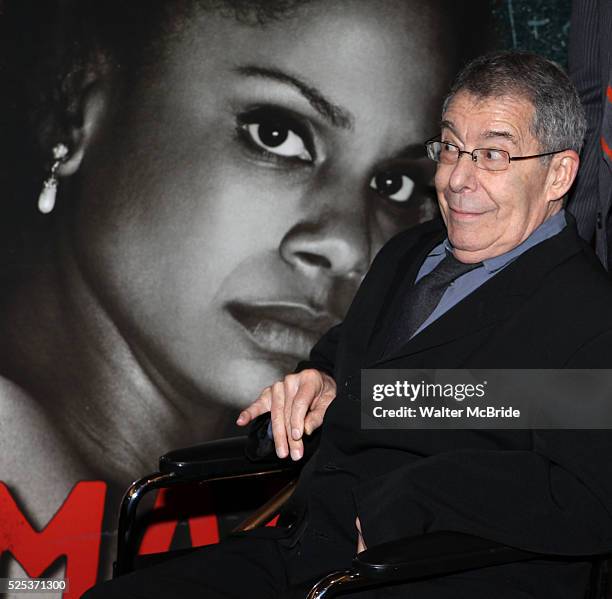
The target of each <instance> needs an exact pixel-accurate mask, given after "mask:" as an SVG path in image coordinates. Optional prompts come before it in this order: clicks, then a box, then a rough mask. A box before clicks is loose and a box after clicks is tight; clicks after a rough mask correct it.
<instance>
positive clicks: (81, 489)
mask: <svg viewBox="0 0 612 599" xmlns="http://www.w3.org/2000/svg"><path fill="white" fill-rule="evenodd" d="M105 495H106V483H104V482H102V481H91V482H90V481H87V482H79V483H77V484H76V485H75V486H74V488H73V489H72V491H71V492H70V494H69V495H68V497H67V498H66V499H65V501H64V503H63V504H62V505H61V506H60V508H59V509H58V510H57V512H56V513H55V515H54V516H53V518H51V520H50V521H49V522H48V523H47V525H46V526H45V527H44V528H43V529H42V530H41V531H38V530H35V529H34V528H33V527H32V526H31V525H30V523H29V522H28V519H27V518H26V517H25V515H24V514H23V512H22V511H21V510H20V509H19V506H18V505H17V503H16V501H15V499H14V498H13V496H12V495H11V493H10V491H9V489H8V487H7V486H6V485H5V484H4V483H0V554H2V553H4V552H5V551H9V552H10V553H11V554H12V555H13V557H14V558H15V559H16V560H17V561H18V562H19V563H20V565H21V567H22V568H23V569H24V570H25V571H26V573H27V574H28V576H30V577H37V576H41V575H42V574H43V573H44V572H45V570H46V569H47V568H49V566H51V565H52V564H53V563H54V562H55V561H57V559H58V558H60V557H63V556H65V557H66V572H65V576H64V577H65V579H66V580H67V581H68V591H67V592H66V593H65V594H64V598H65V599H69V598H73V599H76V598H77V597H80V596H81V595H82V594H83V593H84V592H85V591H86V590H87V589H88V588H89V587H91V586H93V585H94V584H95V582H96V578H97V574H98V560H99V554H100V536H101V531H102V517H103V514H104V498H105Z"/></svg>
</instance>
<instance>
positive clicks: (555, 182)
mask: <svg viewBox="0 0 612 599" xmlns="http://www.w3.org/2000/svg"><path fill="white" fill-rule="evenodd" d="M579 164H580V158H579V157H578V154H577V153H576V152H574V150H565V151H563V152H559V154H555V155H553V157H552V160H551V163H550V167H549V169H548V186H547V194H546V195H547V198H546V199H547V201H548V202H555V201H557V200H560V199H561V198H563V197H564V196H565V194H567V192H568V191H569V190H570V188H571V186H572V183H573V182H574V179H575V178H576V174H577V173H578V165H579Z"/></svg>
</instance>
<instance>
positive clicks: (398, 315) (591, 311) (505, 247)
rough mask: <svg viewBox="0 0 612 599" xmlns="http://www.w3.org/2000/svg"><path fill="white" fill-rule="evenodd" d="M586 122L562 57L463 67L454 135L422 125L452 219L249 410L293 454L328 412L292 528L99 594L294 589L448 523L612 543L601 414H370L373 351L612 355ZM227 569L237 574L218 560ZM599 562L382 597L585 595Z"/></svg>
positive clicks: (290, 516) (425, 228)
mask: <svg viewBox="0 0 612 599" xmlns="http://www.w3.org/2000/svg"><path fill="white" fill-rule="evenodd" d="M584 130H585V124H584V116H583V112H582V109H581V107H580V102H579V101H578V98H577V95H576V92H575V90H574V88H573V86H572V84H571V83H570V82H569V80H568V79H567V77H566V76H565V75H564V73H563V72H562V71H561V70H560V69H559V68H558V67H557V66H556V65H554V64H553V63H551V62H549V61H547V60H545V59H543V58H540V57H538V56H534V55H528V54H521V53H507V54H497V55H490V56H486V57H483V58H480V59H478V60H476V61H474V62H472V63H471V64H470V65H468V66H467V67H466V68H465V69H464V71H463V72H462V73H461V74H460V75H459V77H458V79H457V80H456V82H455V84H454V86H453V88H452V90H451V92H450V94H449V96H448V98H447V99H446V101H445V104H444V108H443V116H442V122H441V135H440V137H439V138H438V139H435V140H432V141H429V142H427V152H428V155H429V157H430V158H431V159H433V160H434V161H436V163H437V171H436V176H435V186H436V190H437V195H438V201H439V205H440V210H441V213H442V217H443V221H444V226H443V225H442V224H441V223H439V222H431V223H427V224H425V225H422V226H419V227H417V228H415V229H412V230H410V231H407V232H405V233H402V234H400V235H399V236H397V237H395V238H394V239H393V240H391V241H390V242H389V243H388V244H387V245H386V246H385V247H384V248H383V249H382V250H381V252H380V253H379V254H378V256H377V258H376V259H375V261H374V264H373V266H372V268H371V270H370V272H369V273H368V275H367V276H366V278H365V280H364V282H363V284H362V286H361V288H360V290H359V291H358V293H357V296H356V297H355V300H354V302H353V304H352V306H351V308H350V310H349V313H348V314H347V316H346V318H345V320H344V322H343V323H342V324H341V325H338V326H336V327H334V328H333V329H331V330H330V331H329V332H328V333H327V334H326V335H325V336H324V337H323V338H322V339H321V340H320V341H319V343H318V344H317V345H316V346H315V347H314V349H313V351H312V353H311V357H310V361H308V362H305V363H302V364H300V366H299V367H298V372H297V373H295V374H292V375H288V376H287V377H285V379H284V381H281V382H278V383H276V384H274V385H272V386H271V387H268V388H267V389H266V390H264V392H263V393H262V395H261V397H260V398H259V399H258V400H257V401H256V402H255V403H254V404H252V405H251V406H250V407H249V408H248V409H247V410H245V412H243V413H242V414H241V417H240V418H239V423H241V424H245V423H247V422H249V421H250V420H252V418H253V417H255V416H257V415H260V414H261V413H263V412H266V411H268V410H270V411H271V416H272V427H271V430H272V434H273V436H274V440H275V444H276V449H277V452H278V453H279V455H280V456H281V457H285V456H287V455H288V454H289V453H291V456H292V458H293V459H299V458H300V457H301V455H302V449H303V448H302V436H303V434H304V432H306V433H309V432H311V431H312V430H313V429H314V428H317V427H318V425H319V424H320V422H321V420H322V415H323V414H325V418H324V422H323V426H322V431H321V438H320V444H319V448H318V451H317V453H316V454H315V456H314V457H313V458H312V459H311V460H310V461H309V463H308V464H307V465H306V467H305V468H304V470H303V472H302V475H301V477H300V482H299V484H298V488H297V490H296V492H295V494H294V496H293V497H292V500H291V501H290V505H288V506H287V507H286V508H285V510H284V512H283V515H282V519H281V524H288V523H290V522H291V523H293V526H292V527H291V528H290V529H286V528H283V527H282V526H281V527H280V528H279V529H278V530H273V529H267V530H265V531H262V532H255V533H249V534H247V535H244V536H241V537H234V538H231V539H229V540H227V541H224V542H222V543H221V544H220V545H218V546H216V547H212V548H205V549H204V550H202V551H201V552H198V553H196V554H193V555H191V556H189V557H186V558H179V559H178V560H175V561H173V562H169V563H167V564H165V565H163V566H160V567H159V568H158V569H157V570H151V571H148V572H146V573H144V574H143V573H136V574H133V575H129V576H127V577H125V579H118V580H117V581H114V583H112V584H111V585H110V586H109V587H105V586H103V587H100V590H99V591H97V592H99V595H95V596H105V597H124V596H125V597H131V596H134V597H141V596H142V597H158V596H159V597H162V596H163V597H168V596H175V595H176V596H202V597H242V596H246V595H245V593H246V591H245V589H247V588H248V589H249V593H250V594H249V596H250V597H261V598H264V597H276V596H284V595H283V594H284V593H285V592H286V591H287V589H288V588H289V587H290V586H292V585H296V584H300V583H303V582H304V581H306V580H310V579H314V578H317V577H318V576H320V575H322V574H323V573H325V572H326V571H328V570H331V569H337V568H342V567H347V566H348V565H349V564H350V561H351V559H352V557H353V556H354V555H355V552H356V551H358V550H361V549H363V548H364V547H365V546H366V545H374V544H378V543H381V542H385V541H390V540H392V539H397V538H400V537H406V536H410V535H419V534H422V533H427V532H431V531H436V530H451V531H462V532H469V533H474V534H477V535H480V536H482V537H485V538H489V539H492V540H495V541H499V542H503V543H506V544H508V545H512V546H515V547H518V548H522V549H525V550H532V551H536V552H543V553H552V554H557V555H559V556H563V555H582V554H584V555H585V556H588V555H590V554H594V553H600V552H603V551H606V550H610V549H611V548H612V472H611V469H610V467H609V460H610V455H612V434H610V433H608V432H607V431H569V430H565V431H555V430H546V431H542V430H537V431H536V430H531V431H528V430H521V431H518V430H514V431H474V430H453V431H448V430H447V431H436V430H412V431H402V430H361V428H360V404H359V397H360V391H359V381H360V370H361V369H362V368H563V367H566V368H581V367H604V366H605V367H609V366H610V365H611V364H612V357H611V352H610V347H612V316H610V314H609V313H610V310H609V306H610V305H611V304H612V288H611V286H610V283H609V281H608V279H607V276H606V274H605V272H604V271H603V269H602V268H601V266H600V265H599V263H598V261H597V260H596V258H595V257H594V255H593V253H592V252H591V250H590V249H589V248H588V247H587V245H586V244H585V243H584V242H582V241H581V240H580V239H579V237H578V235H577V233H576V229H575V225H574V223H573V221H572V220H571V218H569V217H568V216H567V215H566V214H565V213H564V210H563V207H562V206H563V201H564V197H565V195H566V193H567V192H568V190H569V188H570V187H571V185H572V182H573V181H574V178H575V176H576V171H577V169H578V152H579V150H580V147H581V143H582V138H583V135H584ZM332 400H333V401H332ZM328 407H329V409H327V408H328ZM326 410H327V411H326ZM230 568H234V571H236V572H240V573H241V574H240V576H239V577H237V576H234V575H230V576H227V575H226V576H223V575H222V574H221V573H227V572H228V570H229V569H230ZM589 572H590V565H589V563H588V561H587V559H586V558H585V561H584V562H578V563H576V562H574V563H564V562H563V559H562V558H561V559H560V560H558V561H544V560H541V561H533V562H529V563H521V564H512V565H506V566H497V567H490V568H486V569H484V570H481V571H474V572H468V573H463V574H459V575H453V576H448V577H445V578H443V579H437V580H427V581H422V582H419V583H412V584H409V585H402V586H399V587H395V588H394V589H393V590H388V591H387V592H386V593H385V594H384V596H385V597H395V596H397V597H410V598H412V599H425V598H433V597H435V598H436V599H445V598H449V599H450V598H451V597H452V598H453V599H457V598H463V597H466V598H467V597H470V599H474V598H485V597H486V598H491V597H496V598H500V597H501V598H504V597H508V598H510V597H511V598H519V597H520V598H527V597H538V598H542V597H550V598H553V597H554V598H555V599H559V598H561V597H564V598H570V597H571V598H576V599H578V598H582V597H583V595H584V590H585V587H586V585H587V581H588V577H589ZM94 593H95V592H94ZM91 596H92V597H93V596H94V595H93V594H92V595H91ZM352 596H353V595H352ZM354 596H355V597H370V596H372V595H371V594H368V593H364V594H357V595H354Z"/></svg>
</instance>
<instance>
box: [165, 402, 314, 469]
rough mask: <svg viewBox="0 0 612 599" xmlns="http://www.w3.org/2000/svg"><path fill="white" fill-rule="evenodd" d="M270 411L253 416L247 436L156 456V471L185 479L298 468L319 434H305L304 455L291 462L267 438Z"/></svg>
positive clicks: (310, 452) (307, 456)
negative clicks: (157, 461)
mask: <svg viewBox="0 0 612 599" xmlns="http://www.w3.org/2000/svg"><path fill="white" fill-rule="evenodd" d="M269 422H270V415H269V414H262V415H261V416H259V417H258V418H256V419H255V420H254V421H253V423H252V424H251V426H250V428H249V434H248V436H242V437H230V438H229V439H218V440H215V441H208V442H207V443H201V444H200V445H194V446H192V447H185V448H183V449H175V450H174V451H170V452H168V453H167V454H165V455H163V456H161V458H159V471H160V472H161V473H163V474H169V473H174V474H176V475H177V476H178V477H180V478H181V479H185V480H202V481H204V480H208V479H211V478H217V477H221V476H228V477H229V476H245V475H249V474H259V473H263V472H278V471H279V470H294V469H299V468H301V467H302V466H303V465H304V463H305V462H306V461H307V460H308V458H309V457H310V456H311V455H312V454H313V453H314V451H315V449H316V448H317V446H318V442H319V434H318V431H315V433H314V434H312V435H310V436H305V437H304V458H303V459H301V460H300V461H299V462H294V461H293V460H291V459H290V458H285V459H283V460H281V459H279V458H278V457H277V456H276V452H275V451H274V442H273V441H272V440H271V439H269V438H268V435H267V432H268V423H269Z"/></svg>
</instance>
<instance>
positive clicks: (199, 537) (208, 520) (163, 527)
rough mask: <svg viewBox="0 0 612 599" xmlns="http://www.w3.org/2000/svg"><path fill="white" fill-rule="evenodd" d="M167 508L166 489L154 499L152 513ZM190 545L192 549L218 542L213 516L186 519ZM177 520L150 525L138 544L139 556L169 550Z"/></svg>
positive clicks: (216, 525)
mask: <svg viewBox="0 0 612 599" xmlns="http://www.w3.org/2000/svg"><path fill="white" fill-rule="evenodd" d="M166 507H168V489H161V490H160V491H159V493H158V494H157V498H156V499H155V505H154V507H153V509H154V511H156V510H163V509H164V508H166ZM187 522H188V524H189V530H190V533H191V543H192V545H193V546H194V547H200V546H203V545H211V544H213V543H218V542H219V524H218V521H217V516H216V515H215V514H204V515H200V516H194V517H192V518H188V520H187ZM177 525H178V520H177V519H173V520H165V521H163V522H155V523H153V524H150V525H149V526H148V527H147V529H146V531H145V534H144V536H143V538H142V542H141V544H140V550H139V553H140V555H145V554H148V553H162V552H164V551H168V549H170V544H171V543H172V537H173V536H174V532H175V530H176V527H177Z"/></svg>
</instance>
